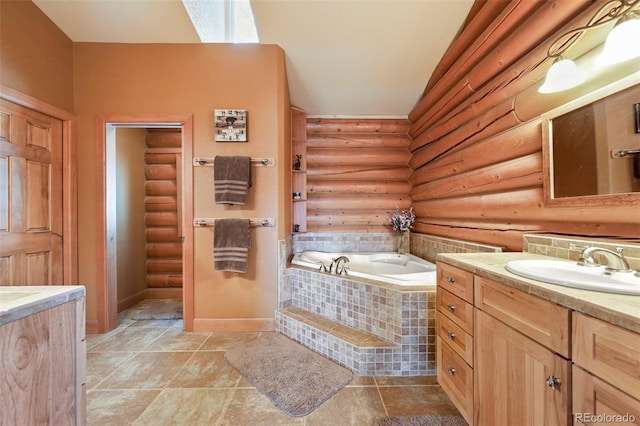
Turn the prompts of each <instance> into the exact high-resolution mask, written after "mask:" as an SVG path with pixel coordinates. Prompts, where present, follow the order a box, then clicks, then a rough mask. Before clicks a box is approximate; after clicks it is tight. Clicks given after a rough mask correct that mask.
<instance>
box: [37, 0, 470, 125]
mask: <svg viewBox="0 0 640 426" xmlns="http://www.w3.org/2000/svg"><path fill="white" fill-rule="evenodd" d="M202 1H210V0H202ZM33 2H34V3H35V4H36V5H37V6H38V7H39V8H40V9H41V10H42V11H43V12H44V13H45V14H46V15H48V16H49V18H50V19H51V20H52V21H53V22H54V23H55V24H56V25H57V26H58V27H60V29H61V30H62V31H64V32H65V34H67V36H69V38H71V40H72V41H74V42H117V43H199V42H200V40H199V38H198V35H197V33H196V31H195V29H194V28H193V25H192V24H191V20H190V19H189V16H188V14H187V12H186V10H185V9H184V7H183V6H182V2H181V1H179V0H127V1H124V0H82V1H80V0H33ZM251 3H252V7H253V11H254V16H255V21H256V26H257V29H258V35H259V37H260V42H261V43H265V44H277V45H279V46H281V47H282V48H283V49H284V51H285V53H286V57H287V74H288V78H289V89H290V93H291V101H292V103H293V104H294V105H295V106H298V107H300V108H302V109H303V110H305V111H306V112H307V113H308V114H310V115H322V116H387V117H406V116H407V115H408V114H409V112H410V111H411V109H412V108H413V106H414V105H415V103H416V102H417V101H418V100H419V98H420V96H421V94H422V91H423V90H424V87H425V85H426V84H427V81H428V80H429V77H430V76H431V73H432V72H433V69H434V68H435V66H436V65H437V64H438V62H439V61H440V58H441V57H442V55H443V54H444V52H445V51H446V49H447V48H448V46H449V44H450V43H451V41H452V40H453V38H454V37H455V35H456V34H457V32H458V30H459V29H460V27H461V25H462V23H463V22H464V20H465V18H466V16H467V13H468V12H469V10H470V8H471V5H472V4H473V0H252V2H251Z"/></svg>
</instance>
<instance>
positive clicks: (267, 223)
mask: <svg viewBox="0 0 640 426" xmlns="http://www.w3.org/2000/svg"><path fill="white" fill-rule="evenodd" d="M215 221H216V220H215V219H208V218H202V217H196V218H194V219H193V226H215ZM249 223H250V224H251V226H253V227H273V226H276V220H275V219H273V218H268V219H249Z"/></svg>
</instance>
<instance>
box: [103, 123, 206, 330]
mask: <svg viewBox="0 0 640 426" xmlns="http://www.w3.org/2000/svg"><path fill="white" fill-rule="evenodd" d="M124 124H132V125H138V124H139V125H140V126H138V127H143V126H144V124H156V125H158V124H180V125H181V127H182V132H181V133H182V148H181V149H182V200H181V201H180V202H181V203H182V223H181V225H182V234H183V236H184V242H183V247H182V274H183V275H182V277H183V278H182V280H183V283H182V304H183V323H184V327H185V329H186V330H187V331H191V330H193V316H194V315H193V314H194V310H193V191H192V188H193V168H192V167H191V158H192V157H193V115H190V114H99V115H97V116H96V149H97V155H96V173H97V188H96V194H97V197H96V203H97V208H96V225H97V247H96V249H97V250H96V251H97V253H96V254H97V269H98V271H97V276H96V278H97V282H96V290H97V302H98V303H97V308H98V325H97V328H98V330H97V332H99V333H106V332H107V331H110V330H113V329H114V328H116V327H117V325H118V312H117V300H116V296H117V282H116V281H115V280H114V279H111V278H110V275H109V274H108V271H109V270H111V271H114V270H116V268H117V265H116V263H115V262H116V257H115V254H114V251H115V250H114V249H113V247H114V246H115V244H109V240H108V230H109V229H111V225H113V224H112V223H111V224H110V221H112V222H113V221H115V212H110V211H107V207H108V203H107V195H108V194H107V191H106V189H107V178H108V175H107V174H108V172H109V168H108V164H107V157H108V155H107V152H108V151H107V150H108V149H109V148H110V147H109V146H108V138H107V129H108V126H110V125H115V126H118V125H121V126H122V125H124Z"/></svg>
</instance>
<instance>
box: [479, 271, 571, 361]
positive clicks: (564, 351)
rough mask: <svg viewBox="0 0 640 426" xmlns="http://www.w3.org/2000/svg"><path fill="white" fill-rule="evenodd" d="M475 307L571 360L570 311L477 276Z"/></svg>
mask: <svg viewBox="0 0 640 426" xmlns="http://www.w3.org/2000/svg"><path fill="white" fill-rule="evenodd" d="M475 304H476V306H477V307H478V308H479V309H481V310H483V311H484V312H486V313H488V314H490V315H492V316H493V317H495V318H497V319H499V320H500V321H502V322H504V323H505V324H507V325H510V326H511V327H513V328H514V329H516V330H518V331H520V332H521V333H522V334H524V335H526V336H529V337H530V338H531V339H533V340H535V341H536V342H538V343H540V344H542V345H544V346H546V347H547V348H549V349H551V350H553V351H555V352H557V353H559V354H560V355H562V356H564V357H566V358H569V349H570V348H569V344H570V339H569V319H570V315H571V311H570V310H569V309H567V308H564V307H562V306H560V305H556V304H555V303H553V302H549V301H548V300H544V299H540V298H538V297H536V296H532V295H530V294H527V293H525V292H523V291H520V290H517V289H515V288H511V287H509V286H507V285H504V284H500V283H498V282H496V281H493V280H490V279H487V278H482V277H478V276H476V277H475Z"/></svg>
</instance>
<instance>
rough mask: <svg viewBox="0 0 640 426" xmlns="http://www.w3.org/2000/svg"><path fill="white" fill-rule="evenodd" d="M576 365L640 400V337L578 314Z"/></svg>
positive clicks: (575, 339) (576, 322) (574, 325)
mask: <svg viewBox="0 0 640 426" xmlns="http://www.w3.org/2000/svg"><path fill="white" fill-rule="evenodd" d="M573 362H574V363H576V364H577V365H579V366H581V367H582V368H584V369H585V370H588V371H590V372H591V373H593V374H594V375H595V376H598V377H600V378H601V379H603V380H605V381H606V382H609V383H611V384H613V385H614V386H615V387H617V388H619V389H621V390H623V391H624V392H626V393H628V394H629V395H631V396H633V397H634V398H636V399H640V334H638V333H634V332H632V331H630V330H626V329H624V328H621V327H617V326H615V325H611V324H609V323H606V322H604V321H601V320H598V319H595V318H591V317H588V316H586V315H583V314H580V313H578V312H574V313H573Z"/></svg>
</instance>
